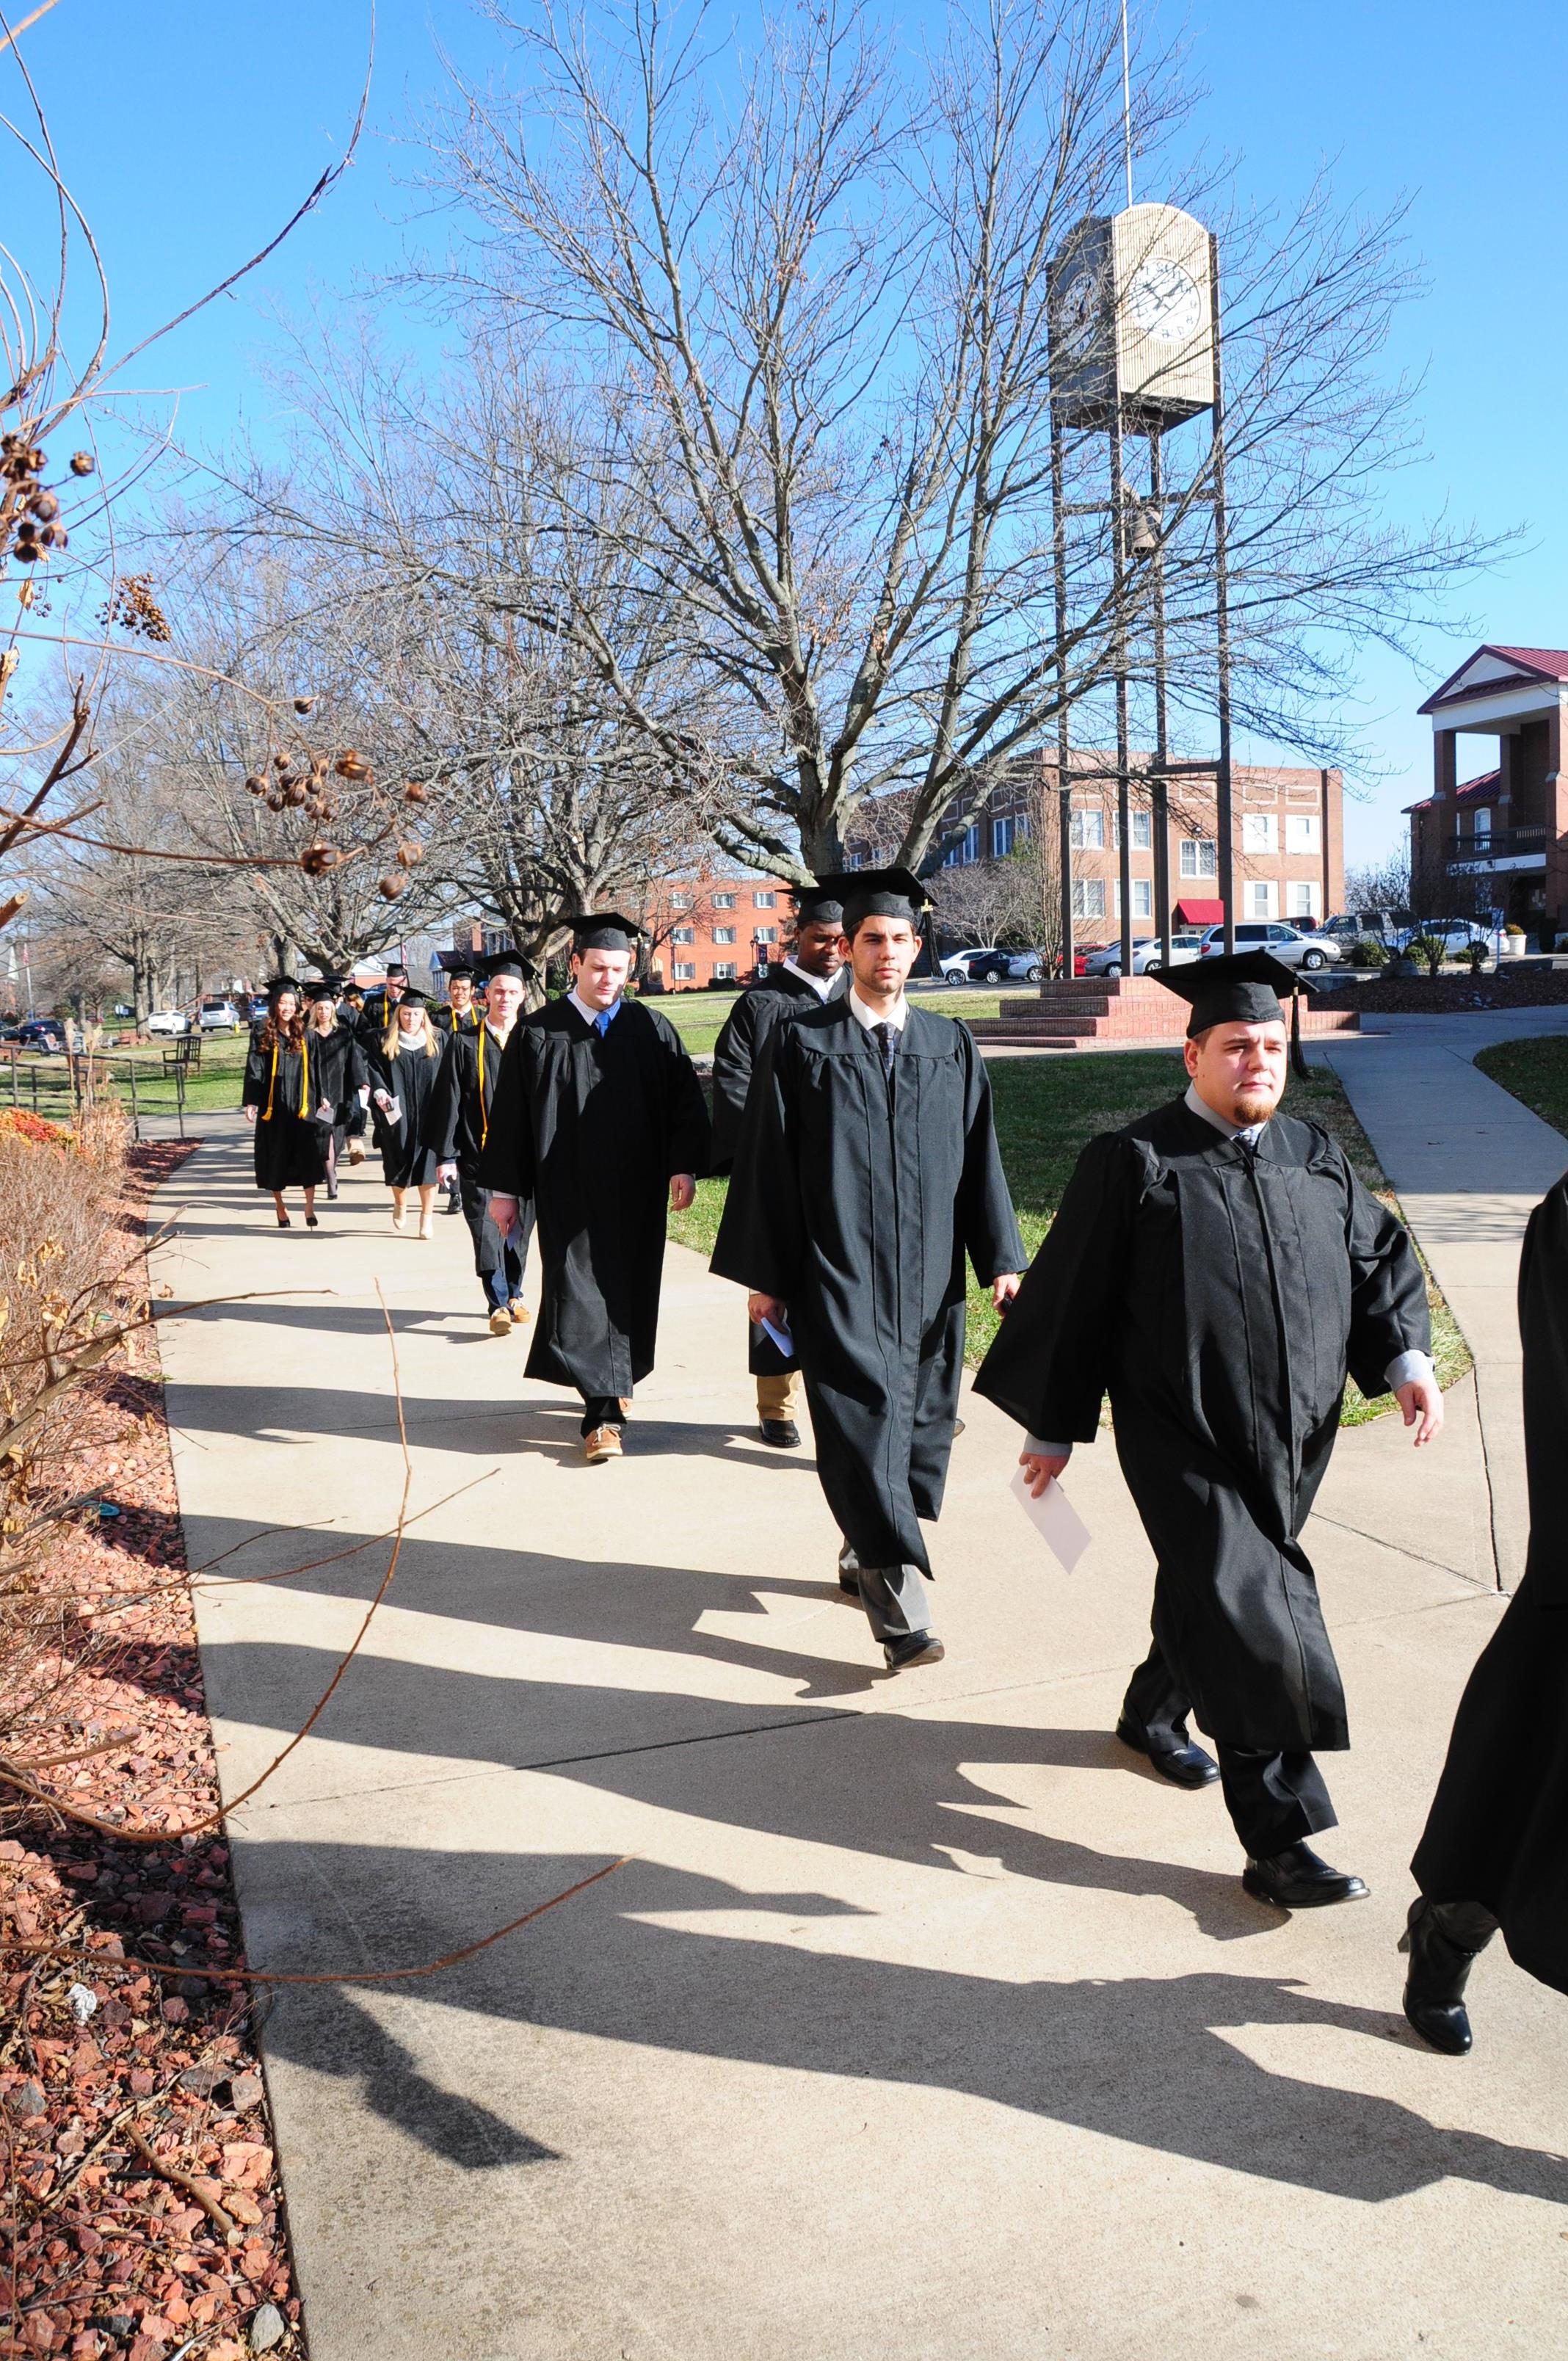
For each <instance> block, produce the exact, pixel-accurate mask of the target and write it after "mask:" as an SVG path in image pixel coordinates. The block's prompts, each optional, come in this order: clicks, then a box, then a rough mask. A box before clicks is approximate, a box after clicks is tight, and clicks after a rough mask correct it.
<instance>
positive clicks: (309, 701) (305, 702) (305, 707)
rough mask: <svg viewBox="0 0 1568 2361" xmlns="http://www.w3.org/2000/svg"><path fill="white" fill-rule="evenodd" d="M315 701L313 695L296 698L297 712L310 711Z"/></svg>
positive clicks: (295, 708) (295, 707)
mask: <svg viewBox="0 0 1568 2361" xmlns="http://www.w3.org/2000/svg"><path fill="white" fill-rule="evenodd" d="M314 703H315V698H314V697H296V698H295V699H294V710H295V712H296V713H308V712H309V711H310V709H311V708H312V706H313V704H314Z"/></svg>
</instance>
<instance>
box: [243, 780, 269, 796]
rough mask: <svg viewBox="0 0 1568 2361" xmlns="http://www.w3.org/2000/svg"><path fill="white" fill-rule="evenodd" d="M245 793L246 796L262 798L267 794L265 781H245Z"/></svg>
mask: <svg viewBox="0 0 1568 2361" xmlns="http://www.w3.org/2000/svg"><path fill="white" fill-rule="evenodd" d="M245 792H246V794H247V796H264V795H265V794H266V793H267V782H266V781H265V779H247V781H246V783H245Z"/></svg>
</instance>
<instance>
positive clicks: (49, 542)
mask: <svg viewBox="0 0 1568 2361" xmlns="http://www.w3.org/2000/svg"><path fill="white" fill-rule="evenodd" d="M69 537H70V536H69V535H68V534H67V533H66V530H65V527H64V526H63V525H62V524H46V525H45V527H44V529H43V532H42V533H40V534H39V536H38V538H39V540H40V541H41V542H42V543H43V545H44V547H45V548H46V549H63V548H64V547H65V546H66V544H67V542H68V540H69Z"/></svg>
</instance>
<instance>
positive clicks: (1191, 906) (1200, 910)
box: [1176, 895, 1225, 927]
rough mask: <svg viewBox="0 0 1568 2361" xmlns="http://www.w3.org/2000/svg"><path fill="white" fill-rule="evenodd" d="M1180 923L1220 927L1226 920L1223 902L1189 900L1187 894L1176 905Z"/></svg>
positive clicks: (1191, 925)
mask: <svg viewBox="0 0 1568 2361" xmlns="http://www.w3.org/2000/svg"><path fill="white" fill-rule="evenodd" d="M1176 917H1177V922H1178V924H1179V925H1180V926H1183V927H1220V926H1223V924H1224V920H1225V906H1224V904H1223V902H1189V901H1188V900H1187V899H1186V897H1185V895H1184V896H1183V898H1182V899H1181V900H1180V901H1179V903H1178V904H1177V906H1176Z"/></svg>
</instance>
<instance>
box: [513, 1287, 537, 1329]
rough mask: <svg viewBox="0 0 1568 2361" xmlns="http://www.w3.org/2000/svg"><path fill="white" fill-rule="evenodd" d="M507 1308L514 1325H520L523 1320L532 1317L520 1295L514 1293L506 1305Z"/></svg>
mask: <svg viewBox="0 0 1568 2361" xmlns="http://www.w3.org/2000/svg"><path fill="white" fill-rule="evenodd" d="M507 1310H508V1311H509V1312H510V1314H511V1317H512V1323H513V1324H514V1326H516V1327H519V1328H521V1326H522V1324H523V1322H524V1321H525V1320H532V1317H533V1314H532V1312H531V1311H530V1310H529V1308H528V1306H527V1304H526V1303H525V1302H524V1301H523V1300H522V1298H521V1295H514V1296H513V1297H512V1300H511V1301H510V1303H509V1304H508V1305H507Z"/></svg>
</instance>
